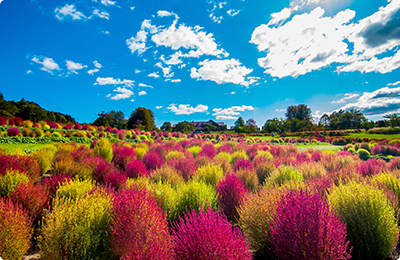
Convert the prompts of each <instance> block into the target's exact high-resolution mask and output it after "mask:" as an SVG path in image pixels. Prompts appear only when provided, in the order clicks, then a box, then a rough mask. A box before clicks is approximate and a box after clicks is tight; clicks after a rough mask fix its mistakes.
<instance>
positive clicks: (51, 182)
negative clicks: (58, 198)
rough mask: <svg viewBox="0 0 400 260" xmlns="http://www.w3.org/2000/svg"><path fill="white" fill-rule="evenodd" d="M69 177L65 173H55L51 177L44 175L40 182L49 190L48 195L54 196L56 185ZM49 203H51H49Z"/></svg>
mask: <svg viewBox="0 0 400 260" xmlns="http://www.w3.org/2000/svg"><path fill="white" fill-rule="evenodd" d="M70 179H71V176H69V175H66V174H57V175H53V176H51V177H46V178H44V179H43V180H42V182H41V183H42V184H43V186H44V187H46V188H47V190H48V192H49V197H50V198H54V197H55V195H56V192H57V189H58V187H59V186H60V184H61V183H63V182H66V181H68V180H70ZM50 204H51V203H50Z"/></svg>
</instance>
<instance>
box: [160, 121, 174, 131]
mask: <svg viewBox="0 0 400 260" xmlns="http://www.w3.org/2000/svg"><path fill="white" fill-rule="evenodd" d="M160 129H161V130H163V131H167V132H172V125H171V123H170V122H164V123H163V124H162V126H161V127H160Z"/></svg>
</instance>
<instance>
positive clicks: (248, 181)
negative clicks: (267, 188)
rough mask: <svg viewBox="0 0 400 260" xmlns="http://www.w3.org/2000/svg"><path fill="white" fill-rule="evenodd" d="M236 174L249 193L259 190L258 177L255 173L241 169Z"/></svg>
mask: <svg viewBox="0 0 400 260" xmlns="http://www.w3.org/2000/svg"><path fill="white" fill-rule="evenodd" d="M234 174H235V175H236V176H237V177H238V178H239V179H240V180H241V181H242V182H243V184H244V186H245V187H246V189H247V190H248V191H252V192H255V191H256V190H257V189H258V177H257V174H256V172H255V171H253V170H248V169H239V170H237V171H235V173H234Z"/></svg>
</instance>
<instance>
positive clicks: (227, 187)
mask: <svg viewBox="0 0 400 260" xmlns="http://www.w3.org/2000/svg"><path fill="white" fill-rule="evenodd" d="M217 192H218V198H219V201H220V204H221V208H222V210H223V212H224V213H225V215H226V217H227V219H228V220H229V221H234V222H236V221H237V219H238V217H239V214H238V211H237V208H238V207H239V206H240V205H242V203H243V201H244V197H245V194H246V188H245V187H244V185H243V182H242V181H241V180H240V179H239V177H237V176H236V175H233V174H228V175H226V178H225V179H224V180H221V181H220V182H219V183H218V184H217Z"/></svg>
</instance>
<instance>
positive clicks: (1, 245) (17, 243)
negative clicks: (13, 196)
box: [0, 198, 33, 260]
mask: <svg viewBox="0 0 400 260" xmlns="http://www.w3.org/2000/svg"><path fill="white" fill-rule="evenodd" d="M0 230H1V232H0V258H2V259H7V260H20V259H22V258H23V257H24V255H25V254H26V252H27V251H28V250H29V248H30V246H31V241H30V240H31V235H32V233H33V230H32V228H31V223H30V220H29V218H28V216H27V214H26V212H24V211H23V210H22V208H20V207H19V206H18V205H15V204H13V203H12V202H11V200H5V199H3V198H0Z"/></svg>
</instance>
